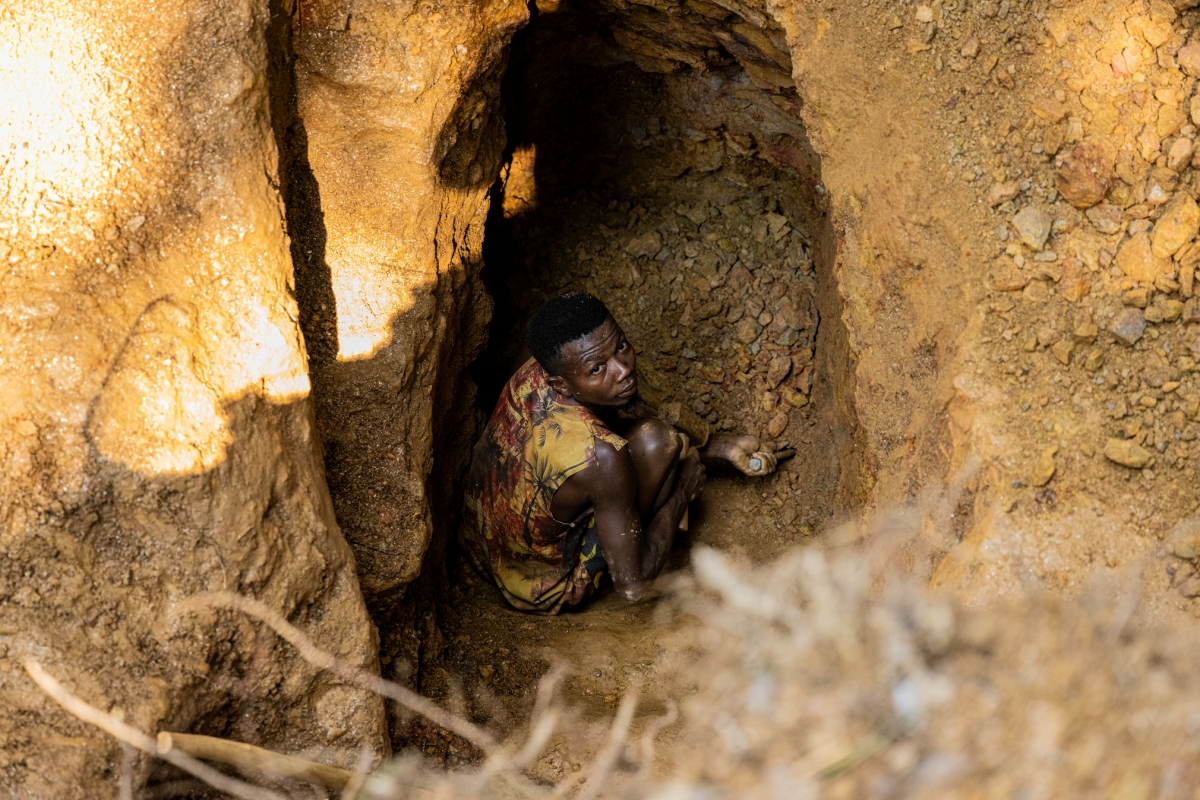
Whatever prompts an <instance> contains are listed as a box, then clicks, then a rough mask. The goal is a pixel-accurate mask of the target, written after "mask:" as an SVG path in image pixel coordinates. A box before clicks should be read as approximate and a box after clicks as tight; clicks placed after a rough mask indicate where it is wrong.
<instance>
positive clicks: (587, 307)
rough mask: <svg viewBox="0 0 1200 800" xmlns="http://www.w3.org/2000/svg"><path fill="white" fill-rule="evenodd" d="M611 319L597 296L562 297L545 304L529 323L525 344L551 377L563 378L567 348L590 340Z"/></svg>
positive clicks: (579, 294)
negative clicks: (568, 344)
mask: <svg viewBox="0 0 1200 800" xmlns="http://www.w3.org/2000/svg"><path fill="white" fill-rule="evenodd" d="M609 316H610V315H609V313H608V307H607V306H605V305H604V303H602V302H601V301H600V299H599V298H598V297H596V296H595V295H592V294H589V293H587V292H569V293H567V294H560V295H559V296H558V297H552V298H550V299H549V300H547V301H546V302H545V303H543V304H542V307H541V308H539V309H538V310H537V311H536V312H535V313H534V315H533V318H532V319H531V320H529V332H528V333H526V334H525V344H526V345H528V346H529V352H531V353H533V357H534V358H536V359H537V361H538V363H539V364H541V365H542V369H544V370H546V372H549V373H550V374H551V375H561V374H562V370H563V367H564V366H565V364H563V362H562V358H561V355H562V347H563V345H564V344H567V343H568V342H573V341H575V340H576V339H582V338H583V337H584V336H587V335H588V334H589V333H591V332H592V331H594V330H596V328H599V327H600V326H601V325H603V324H604V320H606V319H608V317H609Z"/></svg>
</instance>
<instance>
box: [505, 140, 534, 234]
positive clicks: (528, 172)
mask: <svg viewBox="0 0 1200 800" xmlns="http://www.w3.org/2000/svg"><path fill="white" fill-rule="evenodd" d="M536 166H537V145H533V144H531V145H527V146H525V147H518V148H517V150H516V152H514V153H513V157H512V163H510V164H509V165H508V166H507V167H506V168H505V169H506V174H505V175H504V176H503V177H504V218H505V219H512V218H513V217H516V216H519V215H521V214H527V213H529V212H530V211H533V210H535V209H536V208H537V204H538V203H537V181H536V177H535V175H534V169H535V168H536Z"/></svg>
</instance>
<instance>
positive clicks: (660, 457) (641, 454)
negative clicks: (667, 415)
mask: <svg viewBox="0 0 1200 800" xmlns="http://www.w3.org/2000/svg"><path fill="white" fill-rule="evenodd" d="M625 440H626V441H628V442H629V445H628V446H629V455H630V456H631V457H632V458H633V467H634V470H635V471H636V472H637V483H638V490H637V506H638V516H640V517H641V518H642V519H643V520H646V519H650V518H651V517H653V516H654V515H655V514H656V513H657V512H658V509H659V508H661V507H662V504H663V503H665V502H666V501H667V498H668V497H669V496H670V494H671V490H672V489H673V488H674V487H675V469H676V467H678V466H679V457H680V455H681V453H680V451H681V450H682V446H683V441H682V440H681V438H680V436H679V433H678V432H677V431H676V430H675V429H674V428H672V427H671V426H670V425H668V424H667V423H665V422H663V421H662V420H660V419H642V420H638V421H637V422H635V423H634V424H633V426H632V427H630V429H629V430H628V431H627V432H626V433H625Z"/></svg>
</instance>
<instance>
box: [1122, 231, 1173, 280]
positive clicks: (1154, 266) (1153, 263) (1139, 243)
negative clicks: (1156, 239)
mask: <svg viewBox="0 0 1200 800" xmlns="http://www.w3.org/2000/svg"><path fill="white" fill-rule="evenodd" d="M1116 264H1117V269H1119V270H1121V272H1123V273H1125V275H1126V276H1128V277H1130V278H1132V279H1133V280H1135V281H1140V282H1142V283H1154V279H1155V278H1157V277H1158V276H1159V275H1164V274H1166V273H1167V272H1168V271H1170V262H1169V261H1167V260H1166V259H1165V258H1160V257H1157V256H1155V255H1154V252H1153V249H1152V245H1151V244H1150V236H1149V234H1147V233H1146V232H1144V231H1143V232H1141V233H1138V234H1136V235H1134V236H1131V237H1129V239H1127V240H1126V242H1125V244H1123V245H1121V249H1120V250H1119V251H1118V252H1117V258H1116Z"/></svg>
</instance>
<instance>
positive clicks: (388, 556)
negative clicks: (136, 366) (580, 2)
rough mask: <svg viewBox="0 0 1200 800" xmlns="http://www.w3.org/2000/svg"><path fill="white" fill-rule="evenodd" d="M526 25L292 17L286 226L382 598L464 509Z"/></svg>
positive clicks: (349, 499)
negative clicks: (478, 361)
mask: <svg viewBox="0 0 1200 800" xmlns="http://www.w3.org/2000/svg"><path fill="white" fill-rule="evenodd" d="M527 18H528V10H527V8H526V6H525V4H524V3H521V2H516V1H515V0H495V1H494V2H476V3H468V4H438V3H433V2H428V1H425V2H419V3H401V4H396V3H390V2H382V1H381V2H359V3H355V4H353V8H352V10H351V6H350V4H347V3H341V2H330V1H328V0H319V1H317V0H303V1H302V2H301V3H300V7H299V13H298V16H297V17H296V19H295V23H294V24H295V32H294V38H293V41H294V45H295V53H296V70H295V71H296V87H295V119H294V121H293V122H292V124H291V125H290V126H289V128H288V132H287V134H286V135H285V137H284V140H285V142H286V145H285V148H286V150H287V153H286V160H287V162H288V163H289V164H290V166H289V168H288V170H287V174H286V181H285V193H286V194H287V195H288V206H289V216H288V222H289V226H290V231H291V233H292V236H293V240H294V248H293V253H294V254H295V256H296V258H297V284H298V293H299V301H300V307H301V311H302V314H303V319H304V320H305V325H306V327H305V336H306V340H307V342H308V345H309V350H310V353H311V357H312V369H313V382H314V393H315V396H316V401H317V418H318V422H319V425H320V427H321V433H322V436H323V438H324V441H325V446H326V451H325V463H326V466H327V469H328V473H329V482H330V486H331V489H332V492H333V498H334V504H335V508H336V510H337V514H338V519H339V521H340V522H341V524H342V529H343V530H344V531H345V533H346V536H347V539H348V540H349V542H350V544H351V546H352V548H353V549H354V552H355V556H356V558H357V560H358V564H359V574H360V576H361V580H362V582H363V586H364V589H365V590H366V591H367V592H368V593H370V594H376V593H381V592H385V591H387V590H389V589H393V588H396V587H400V586H403V585H406V584H408V583H410V582H412V581H413V580H414V579H415V578H416V576H417V575H418V573H419V571H420V569H421V565H422V559H423V557H424V556H425V553H426V548H427V547H428V546H429V543H430V539H431V536H432V535H433V530H434V527H435V523H438V524H440V525H441V526H442V528H444V529H447V530H448V529H449V528H450V527H451V521H452V519H453V518H454V516H455V512H456V511H457V501H456V499H455V497H454V492H453V490H452V486H453V484H454V481H456V480H457V479H458V477H459V476H460V475H461V473H462V472H463V468H464V467H465V463H466V459H467V458H468V457H469V452H470V447H471V444H472V441H471V439H472V437H473V434H474V423H473V416H472V415H473V413H474V411H473V408H474V403H473V392H474V386H473V384H472V383H471V381H470V378H469V374H468V367H469V366H470V364H471V362H472V361H473V360H474V359H475V357H476V355H477V354H478V353H479V351H480V350H481V349H482V346H483V344H484V341H485V338H486V329H487V324H488V320H489V319H490V316H491V301H490V298H489V297H488V296H487V293H486V292H485V291H484V290H483V288H482V285H481V283H480V282H479V280H478V273H479V270H480V267H481V266H482V262H481V258H480V251H481V247H482V241H483V228H484V221H485V219H486V217H487V211H488V207H489V202H490V197H489V189H490V187H491V185H492V183H493V182H494V181H495V179H496V176H497V174H498V173H499V169H500V160H501V154H502V151H503V148H504V123H503V115H502V113H501V109H500V79H501V76H502V75H503V71H504V68H505V64H506V57H507V46H508V42H509V40H510V38H511V36H512V34H513V32H514V31H515V30H516V29H518V28H519V27H520V26H521V25H523V24H524V23H525V21H526V20H527ZM435 453H436V454H437V455H438V460H437V462H436V463H435V460H434V454H435ZM431 475H432V477H431ZM435 517H436V519H435Z"/></svg>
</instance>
